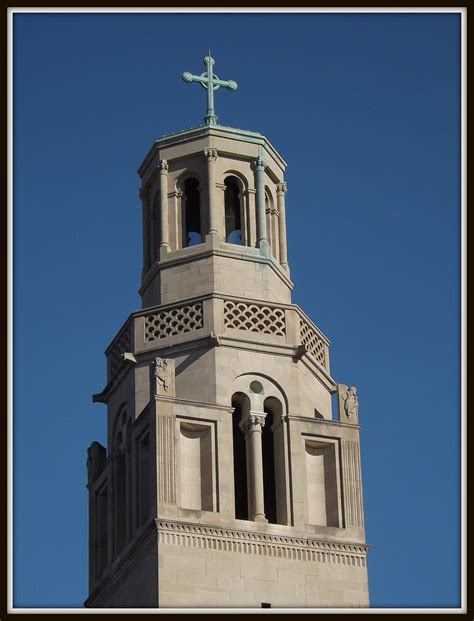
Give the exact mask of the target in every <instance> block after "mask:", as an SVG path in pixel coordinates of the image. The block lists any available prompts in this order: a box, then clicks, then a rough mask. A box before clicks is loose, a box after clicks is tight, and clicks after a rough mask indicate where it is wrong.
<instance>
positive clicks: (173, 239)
mask: <svg viewBox="0 0 474 621" xmlns="http://www.w3.org/2000/svg"><path fill="white" fill-rule="evenodd" d="M204 64H205V67H206V71H205V72H204V73H203V74H202V75H200V76H194V75H191V74H189V73H185V74H184V75H183V78H184V79H185V80H186V81H188V82H198V83H200V84H201V85H202V86H204V87H205V88H206V89H207V98H208V102H207V103H208V106H207V107H208V109H207V115H206V117H205V124H203V125H200V126H198V127H195V128H193V129H189V130H186V131H180V132H177V133H174V134H170V135H167V136H164V137H162V138H160V139H159V140H157V141H156V142H155V143H154V144H153V146H152V148H151V149H150V151H149V152H148V154H147V155H146V157H145V159H144V161H143V163H142V165H141V166H140V168H139V171H138V172H139V175H140V178H141V188H140V198H141V202H142V214H143V216H142V217H143V272H142V282H141V288H140V295H141V298H142V309H141V310H137V311H134V312H132V314H131V315H130V316H129V318H128V319H127V320H126V322H125V323H124V324H123V326H122V327H121V328H120V329H119V331H118V333H117V335H116V337H115V338H114V339H113V341H112V343H111V344H110V345H109V347H108V348H107V350H106V356H107V385H106V387H105V388H104V390H103V391H102V392H101V393H100V394H97V395H94V397H93V400H94V401H95V402H99V403H104V404H106V405H107V437H108V441H107V447H104V446H102V445H101V444H99V443H98V442H93V443H92V445H91V446H90V447H89V449H88V459H87V470H88V490H89V557H90V560H89V589H90V594H89V598H88V599H87V601H86V604H85V605H86V606H87V607H100V608H114V607H120V608H156V607H160V608H161V607H163V608H167V607H173V608H181V607H189V608H200V607H216V608H225V607H229V608H231V607H233V608H260V607H298V608H300V607H301V608H305V607H314V608H321V607H338V608H341V607H367V606H368V605H369V599H368V583H367V565H366V558H367V552H368V546H367V545H366V543H365V531H364V517H363V501H362V482H361V467H360V451H359V424H358V399H357V394H356V389H355V388H353V387H348V386H346V385H343V384H338V383H336V381H335V380H334V379H333V378H332V376H331V374H330V368H329V340H328V339H327V337H326V336H325V335H324V334H323V333H322V332H321V330H320V329H319V328H318V327H317V326H316V325H315V324H314V323H313V321H312V320H311V319H310V318H309V317H308V316H307V315H306V314H305V313H304V312H303V311H302V310H301V309H300V308H299V307H298V306H296V305H295V304H292V302H291V291H292V287H293V285H292V282H291V279H290V267H289V264H288V256H287V244H286V223H285V196H286V190H287V186H286V183H285V178H284V173H285V167H286V164H285V162H284V161H283V159H282V157H281V156H280V155H279V153H277V151H276V150H275V149H274V147H273V146H272V145H271V143H270V142H269V141H268V139H267V138H265V136H262V135H261V134H259V133H256V132H251V131H243V130H240V129H234V128H231V127H225V126H222V125H219V124H217V117H216V115H215V110H214V100H213V98H214V93H215V91H216V90H217V89H218V88H219V87H222V88H228V89H231V90H234V89H235V88H237V85H236V84H235V82H232V81H227V82H226V81H223V80H219V79H218V78H217V76H216V75H215V74H214V72H213V65H214V60H213V59H212V58H211V57H210V56H206V58H205V59H204ZM293 208H296V207H295V206H294V207H293ZM332 395H337V404H338V406H337V412H335V415H334V417H333V413H332V408H331V402H332V399H331V396H332Z"/></svg>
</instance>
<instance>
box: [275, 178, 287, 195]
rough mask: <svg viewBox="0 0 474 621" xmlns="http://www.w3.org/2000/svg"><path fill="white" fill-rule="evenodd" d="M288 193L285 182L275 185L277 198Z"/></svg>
mask: <svg viewBox="0 0 474 621" xmlns="http://www.w3.org/2000/svg"><path fill="white" fill-rule="evenodd" d="M287 192H288V185H287V184H286V181H282V182H281V183H278V184H277V196H282V195H284V194H286V193H287Z"/></svg>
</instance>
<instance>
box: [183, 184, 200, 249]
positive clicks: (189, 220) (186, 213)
mask: <svg viewBox="0 0 474 621" xmlns="http://www.w3.org/2000/svg"><path fill="white" fill-rule="evenodd" d="M183 198H184V209H183V247H187V246H195V245H196V244H200V243H202V230H201V197H200V194H199V182H198V180H197V179H195V178H193V177H191V178H189V179H186V181H185V182H184V197H183Z"/></svg>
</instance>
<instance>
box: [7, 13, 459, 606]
mask: <svg viewBox="0 0 474 621" xmlns="http://www.w3.org/2000/svg"><path fill="white" fill-rule="evenodd" d="M209 47H210V48H211V50H212V55H213V56H214V58H215V59H216V66H215V70H216V73H217V74H218V75H219V77H220V78H222V79H233V80H235V81H237V82H238V90H237V91H235V92H229V91H224V90H220V91H219V92H218V93H217V98H216V108H217V114H218V116H219V122H220V123H221V124H223V125H228V126H233V127H238V128H241V129H250V130H254V131H259V132H261V133H263V134H264V135H265V136H267V138H268V139H269V140H270V141H271V142H272V144H273V145H274V146H275V147H276V149H277V150H278V151H279V152H280V154H281V155H282V157H283V158H284V159H285V161H286V162H287V164H288V170H287V175H286V180H287V182H288V194H287V226H288V248H289V258H290V264H291V269H292V279H293V281H294V283H295V288H294V292H293V301H294V302H296V303H297V304H298V305H300V306H301V307H302V308H303V309H304V310H305V312H306V313H307V314H308V315H309V316H310V317H311V318H312V319H313V320H314V321H315V323H316V324H317V325H318V326H319V327H320V328H321V329H322V330H323V332H324V333H325V334H326V335H327V336H328V337H329V339H330V340H331V343H332V345H331V373H332V375H333V377H334V378H335V379H336V381H339V382H342V383H346V384H351V385H355V386H357V387H358V393H359V400H360V419H361V425H362V427H361V442H362V465H363V477H364V496H365V499H364V500H365V512H366V527H367V540H368V542H369V543H370V544H371V546H372V549H371V552H370V556H369V584H370V596H371V604H372V606H374V607H457V606H460V442H461V437H460V16H459V15H456V14H399V13H397V14H342V13H337V14H315V13H313V14H305V15H301V14H285V15H281V14H280V15H278V14H226V15H225V14H156V13H155V14H144V15H139V14H103V15H99V14H56V15H55V14H17V15H15V17H14V128H13V129H14V172H15V177H14V225H13V233H14V254H13V258H14V419H13V421H14V605H15V606H18V607H81V606H82V603H83V602H84V600H85V599H86V597H87V554H88V550H87V519H88V518H87V510H88V509H87V507H88V505H87V491H86V487H85V485H86V468H85V459H86V448H87V446H89V444H90V443H91V442H92V441H93V440H98V441H100V442H102V443H104V444H105V443H106V437H105V406H103V405H100V404H94V405H93V404H92V401H91V395H92V394H93V393H97V392H100V391H101V390H102V388H103V387H104V386H105V383H106V378H105V371H106V366H105V356H104V355H103V352H104V350H105V347H106V346H107V345H108V343H109V342H110V340H111V339H112V338H113V336H114V335H115V333H116V331H117V330H118V328H119V327H120V325H121V324H122V322H123V321H124V320H125V318H126V317H127V316H128V314H129V313H130V312H131V311H132V310H134V309H137V308H139V306H140V302H139V296H138V287H139V280H140V270H141V256H142V251H141V220H140V218H141V206H140V201H139V197H138V187H139V177H138V175H137V173H136V171H137V168H138V166H139V164H140V163H141V161H142V159H143V158H144V156H145V154H146V153H147V151H148V149H149V148H150V146H151V144H152V143H153V141H154V140H155V139H156V138H158V137H159V136H161V135H163V134H168V133H172V132H174V131H178V130H181V129H185V128H189V127H193V126H195V125H199V124H200V123H202V118H203V116H204V114H205V96H204V91H203V90H202V89H201V88H199V87H198V86H197V85H195V84H192V85H191V84H186V83H185V82H183V81H182V79H181V74H182V72H183V71H190V72H192V73H198V72H199V73H200V72H201V71H203V70H204V69H203V66H202V58H203V56H204V55H205V54H206V53H207V50H208V48H209Z"/></svg>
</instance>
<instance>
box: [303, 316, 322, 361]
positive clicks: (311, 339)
mask: <svg viewBox="0 0 474 621" xmlns="http://www.w3.org/2000/svg"><path fill="white" fill-rule="evenodd" d="M300 339H301V342H302V344H303V345H304V346H305V347H306V349H307V351H308V353H309V354H310V355H311V356H313V358H315V359H316V361H317V362H319V364H320V365H321V366H323V367H326V352H325V350H324V343H323V341H322V339H321V337H320V336H319V335H318V333H317V332H316V330H315V329H314V328H312V327H311V326H310V325H309V323H307V322H306V321H304V319H302V318H301V317H300Z"/></svg>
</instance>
